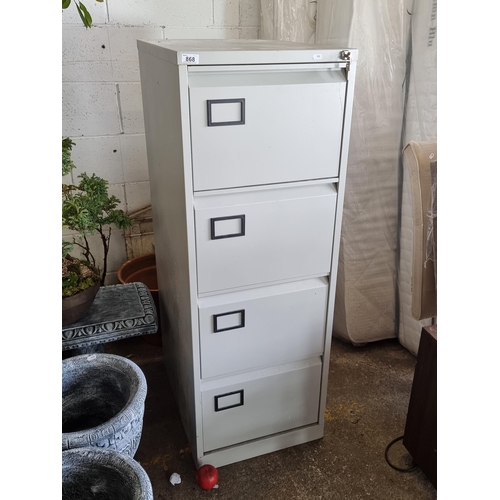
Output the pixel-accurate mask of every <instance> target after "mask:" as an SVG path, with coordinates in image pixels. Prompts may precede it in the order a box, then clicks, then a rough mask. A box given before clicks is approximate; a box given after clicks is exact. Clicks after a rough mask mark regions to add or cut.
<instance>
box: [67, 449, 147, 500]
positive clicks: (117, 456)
mask: <svg viewBox="0 0 500 500" xmlns="http://www.w3.org/2000/svg"><path fill="white" fill-rule="evenodd" d="M83 498H95V499H96V500H98V499H102V500H153V489H152V487H151V481H150V480H149V477H148V475H147V474H146V472H145V471H144V469H143V468H142V467H141V466H140V464H139V463H138V462H136V461H135V460H134V459H132V458H131V457H129V456H128V455H126V454H124V453H119V452H117V451H114V450H101V449H97V448H77V449H73V450H68V451H63V453H62V500H81V499H83Z"/></svg>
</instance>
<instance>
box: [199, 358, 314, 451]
mask: <svg viewBox="0 0 500 500" xmlns="http://www.w3.org/2000/svg"><path fill="white" fill-rule="evenodd" d="M321 367H322V362H321V358H320V357H317V358H311V359H307V360H304V361H298V362H295V363H288V364H286V365H280V366H276V367H272V368H268V369H265V370H259V371H257V372H251V373H246V374H239V375H237V376H234V377H226V378H224V379H218V380H211V381H209V382H205V383H202V411H203V447H204V451H205V453H206V452H208V451H211V450H216V449H218V448H223V447H226V446H231V445H235V444H238V443H243V442H245V441H249V440H252V439H257V438H261V437H265V436H269V435H271V434H275V433H277V432H283V431H287V430H290V429H294V428H297V427H302V426H304V425H309V424H313V423H315V422H317V421H318V412H319V397H320V386H321Z"/></svg>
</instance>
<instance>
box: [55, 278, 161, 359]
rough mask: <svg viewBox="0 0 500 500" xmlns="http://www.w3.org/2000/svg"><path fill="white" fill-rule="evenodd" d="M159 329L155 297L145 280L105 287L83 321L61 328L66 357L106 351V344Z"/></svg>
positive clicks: (151, 332) (99, 292)
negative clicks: (143, 281)
mask: <svg viewBox="0 0 500 500" xmlns="http://www.w3.org/2000/svg"><path fill="white" fill-rule="evenodd" d="M157 331H158V316H157V312H156V308H155V305H154V301H153V297H152V295H151V292H150V291H149V289H148V288H147V287H146V285H144V284H143V283H127V284H123V285H122V284H120V285H109V286H103V287H101V288H100V289H99V291H98V292H97V295H96V298H95V300H94V303H93V304H92V306H91V308H90V309H89V311H88V312H87V314H85V316H83V317H82V318H81V319H80V320H78V321H76V322H75V323H72V324H70V325H66V326H65V327H63V329H62V350H63V351H70V352H66V353H65V352H63V357H70V356H74V355H77V354H87V353H91V352H104V344H106V343H108V342H114V341H116V340H121V339H125V338H128V337H136V336H138V335H149V334H154V333H156V332H157Z"/></svg>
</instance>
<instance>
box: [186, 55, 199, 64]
mask: <svg viewBox="0 0 500 500" xmlns="http://www.w3.org/2000/svg"><path fill="white" fill-rule="evenodd" d="M182 62H183V63H187V64H200V55H199V54H182Z"/></svg>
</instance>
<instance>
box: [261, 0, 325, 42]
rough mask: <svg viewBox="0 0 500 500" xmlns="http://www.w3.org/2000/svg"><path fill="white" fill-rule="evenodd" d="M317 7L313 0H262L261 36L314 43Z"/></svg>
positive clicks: (266, 38) (263, 37)
mask: <svg viewBox="0 0 500 500" xmlns="http://www.w3.org/2000/svg"><path fill="white" fill-rule="evenodd" d="M316 8H317V2H316V1H311V0H261V9H262V16H261V26H260V38H262V39H263V40H284V41H287V42H303V43H314V40H315V36H314V35H315V32H316Z"/></svg>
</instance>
